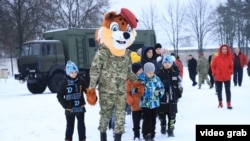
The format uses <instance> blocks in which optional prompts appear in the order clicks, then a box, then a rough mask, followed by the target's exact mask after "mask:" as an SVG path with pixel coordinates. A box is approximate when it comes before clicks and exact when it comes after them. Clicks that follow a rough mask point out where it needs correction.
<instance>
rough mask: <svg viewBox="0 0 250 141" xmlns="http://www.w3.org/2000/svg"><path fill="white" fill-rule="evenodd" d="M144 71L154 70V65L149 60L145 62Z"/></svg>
mask: <svg viewBox="0 0 250 141" xmlns="http://www.w3.org/2000/svg"><path fill="white" fill-rule="evenodd" d="M143 71H144V73H149V72H155V65H154V64H153V63H151V62H147V63H146V64H144V67H143Z"/></svg>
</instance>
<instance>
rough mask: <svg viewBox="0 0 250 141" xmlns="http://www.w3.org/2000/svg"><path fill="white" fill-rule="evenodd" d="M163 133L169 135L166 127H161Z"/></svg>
mask: <svg viewBox="0 0 250 141" xmlns="http://www.w3.org/2000/svg"><path fill="white" fill-rule="evenodd" d="M161 133H162V134H166V133H167V130H166V126H161Z"/></svg>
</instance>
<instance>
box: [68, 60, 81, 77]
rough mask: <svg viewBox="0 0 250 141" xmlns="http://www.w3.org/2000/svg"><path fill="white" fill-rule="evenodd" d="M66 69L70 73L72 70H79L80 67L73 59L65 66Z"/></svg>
mask: <svg viewBox="0 0 250 141" xmlns="http://www.w3.org/2000/svg"><path fill="white" fill-rule="evenodd" d="M65 70H66V74H67V75H69V74H70V73H71V72H73V71H76V72H79V70H78V67H77V66H76V64H75V63H74V62H72V61H70V60H69V61H68V62H67V64H66V67H65Z"/></svg>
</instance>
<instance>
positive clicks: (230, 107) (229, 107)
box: [227, 102, 233, 110]
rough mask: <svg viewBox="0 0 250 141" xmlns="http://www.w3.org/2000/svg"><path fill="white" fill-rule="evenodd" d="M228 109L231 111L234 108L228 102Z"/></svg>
mask: <svg viewBox="0 0 250 141" xmlns="http://www.w3.org/2000/svg"><path fill="white" fill-rule="evenodd" d="M227 109H229V110H231V109H233V107H232V106H231V102H227Z"/></svg>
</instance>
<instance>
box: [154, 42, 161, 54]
mask: <svg viewBox="0 0 250 141" xmlns="http://www.w3.org/2000/svg"><path fill="white" fill-rule="evenodd" d="M161 49H162V45H161V44H160V43H157V44H155V52H156V57H158V56H161Z"/></svg>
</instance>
